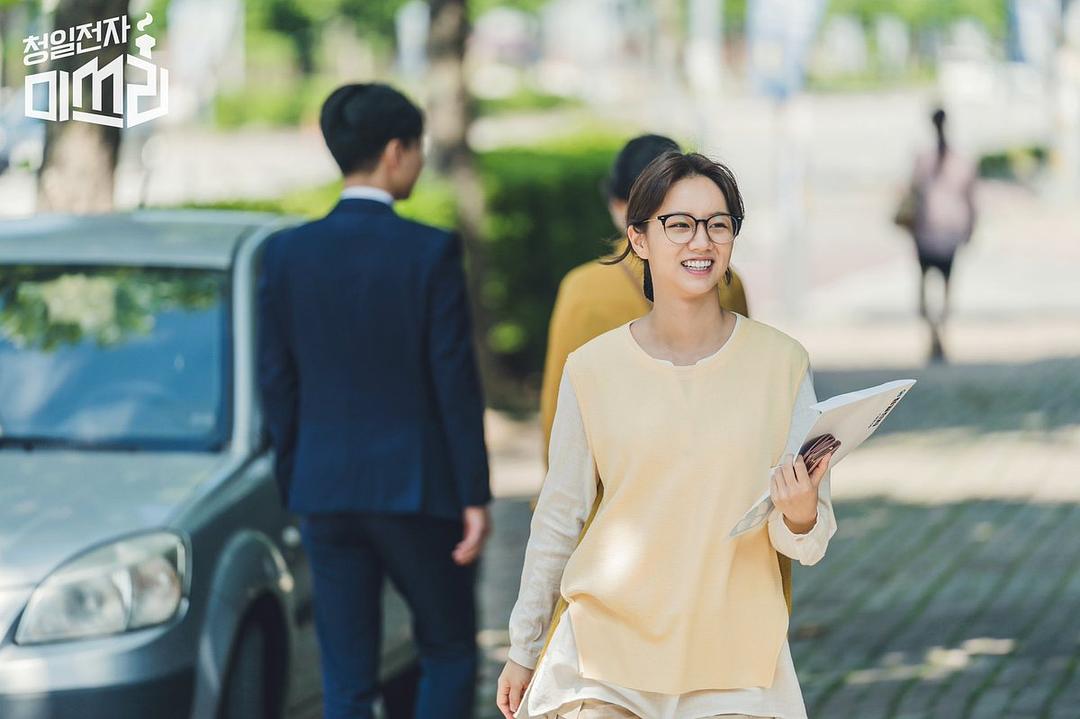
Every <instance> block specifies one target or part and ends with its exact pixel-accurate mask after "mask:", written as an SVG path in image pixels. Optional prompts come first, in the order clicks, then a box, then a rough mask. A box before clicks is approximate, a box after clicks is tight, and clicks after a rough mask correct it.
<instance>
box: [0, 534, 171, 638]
mask: <svg viewBox="0 0 1080 719" xmlns="http://www.w3.org/2000/svg"><path fill="white" fill-rule="evenodd" d="M186 567H187V557H186V552H185V546H184V541H183V540H182V539H181V538H180V537H179V536H177V535H175V534H172V533H170V532H156V533H154V534H144V535H139V536H135V537H130V538H128V539H123V540H120V541H118V542H114V543H113V544H109V545H106V546H104V547H101V548H99V549H95V550H93V551H91V552H89V553H87V554H85V555H83V556H81V557H78V558H76V559H74V560H72V561H71V562H68V563H67V564H65V565H63V566H61V567H60V568H59V569H57V570H56V571H55V572H53V573H52V574H51V575H50V576H49V577H48V578H47V579H46V580H45V581H44V582H42V583H41V585H40V586H39V587H38V588H37V589H35V590H34V593H33V594H32V595H31V596H30V601H29V602H28V603H27V605H26V611H25V612H23V616H22V619H21V620H20V621H19V630H18V632H17V633H16V634H15V641H16V643H18V644H37V643H40V642H55V641H62V640H68V639H87V638H90V637H98V636H103V635H106V634H117V633H119V632H126V631H131V630H134V629H141V628H143V627H150V626H153V625H155V624H162V623H164V622H167V621H169V620H170V619H172V618H173V617H174V616H176V613H177V611H178V610H179V608H180V603H181V601H182V600H183V597H184V591H185V585H184V575H185V573H186V571H187V569H186Z"/></svg>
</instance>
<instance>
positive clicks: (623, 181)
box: [604, 135, 679, 201]
mask: <svg viewBox="0 0 1080 719" xmlns="http://www.w3.org/2000/svg"><path fill="white" fill-rule="evenodd" d="M672 150H674V151H676V152H678V151H679V145H678V143H677V142H675V141H674V140H672V139H671V138H670V137H664V136H663V135H639V136H638V137H635V138H634V139H633V140H630V142H628V143H626V145H625V146H624V147H623V149H622V150H620V151H619V154H618V155H616V157H615V162H614V163H612V165H611V174H610V175H608V178H607V180H606V182H605V188H604V189H605V190H606V191H607V194H608V197H609V198H611V199H617V200H623V201H625V200H629V199H630V188H631V187H633V185H634V180H636V179H637V178H638V175H640V174H641V171H642V170H644V169H645V166H646V165H648V164H649V163H650V162H652V161H653V160H655V159H656V158H657V157H659V156H660V155H663V154H664V153H665V152H670V151H672Z"/></svg>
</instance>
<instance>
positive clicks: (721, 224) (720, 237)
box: [708, 215, 735, 242]
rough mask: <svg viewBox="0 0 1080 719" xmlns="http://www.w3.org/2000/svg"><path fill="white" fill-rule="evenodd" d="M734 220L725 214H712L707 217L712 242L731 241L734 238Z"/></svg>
mask: <svg viewBox="0 0 1080 719" xmlns="http://www.w3.org/2000/svg"><path fill="white" fill-rule="evenodd" d="M733 228H734V220H733V219H732V218H731V217H728V216H727V215H713V216H712V217H710V218H709V223H708V230H709V239H710V240H712V241H713V242H731V241H732V240H733V239H734V238H735V230H734V229H733Z"/></svg>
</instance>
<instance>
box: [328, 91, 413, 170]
mask: <svg viewBox="0 0 1080 719" xmlns="http://www.w3.org/2000/svg"><path fill="white" fill-rule="evenodd" d="M319 126H320V127H321V128H322V133H323V138H324V139H325V140H326V146H327V147H328V148H330V154H331V155H333V156H334V160H335V161H336V162H337V164H338V167H340V168H341V172H342V174H345V175H348V174H349V173H351V172H355V171H357V170H359V171H362V172H367V171H370V170H373V169H375V165H376V164H378V161H379V156H380V155H381V154H382V151H383V150H384V149H386V144H387V143H388V142H390V141H391V140H393V139H399V140H401V141H402V142H404V143H405V144H409V145H411V144H412V143H413V142H414V141H418V140H419V139H420V135H421V134H422V133H423V131H424V114H423V113H422V112H421V111H420V108H418V107H417V106H416V105H414V104H413V103H412V102H410V101H409V99H408V98H407V97H405V96H404V95H402V94H401V93H400V92H398V91H397V90H395V89H394V88H392V87H390V86H389V85H384V84H382V83H377V82H372V83H354V84H351V85H342V86H341V87H339V88H338V89H336V90H334V91H333V92H332V93H330V97H328V98H326V102H324V103H323V106H322V111H321V112H320V113H319Z"/></svg>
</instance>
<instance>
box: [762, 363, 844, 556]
mask: <svg viewBox="0 0 1080 719" xmlns="http://www.w3.org/2000/svg"><path fill="white" fill-rule="evenodd" d="M815 402H817V394H816V393H815V392H814V373H813V370H812V369H811V368H810V367H807V369H806V374H805V375H803V379H802V382H801V384H800V385H799V391H798V394H797V395H796V398H795V408H794V411H793V412H792V417H791V429H790V431H789V434H788V441H787V447H786V449H785V450H784V452H785V454H786V453H789V452H790V453H791V454H796V453H798V451H799V443H800V441H801V440H802V438H803V437H804V436H805V435H806V433H807V432H808V431H809V430H810V428H811V427H812V426H813V424H814V421H815V420H816V418H817V413H816V412H815V411H814V410H813V409H811V405H812V404H814V403H815ZM831 479H832V468H831V467H830V468H829V469H828V470H827V471H826V472H825V476H824V477H823V478H822V479H821V484H819V485H818V511H817V520H816V521H815V522H814V526H813V527H811V528H810V530H809V531H807V532H806V533H805V534H796V533H795V532H793V531H791V528H790V527H788V526H787V524H785V523H784V514H783V513H782V512H781V511H780V510H779V509H778V508H777V507H773V508H772V510H771V511H770V512H769V539H770V541H772V544H773V547H775V548H776V550H777V551H779V552H780V553H782V554H784V555H786V556H788V557H791V558H792V559H794V560H796V561H798V562H799V563H800V564H804V565H808V566H809V565H811V564H817V563H818V562H819V561H821V558H822V557H824V556H825V549H826V547H828V544H829V540H830V539H831V538H832V536H833V535H834V534H836V516H835V515H834V514H833V507H832V494H831V490H830V483H831Z"/></svg>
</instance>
